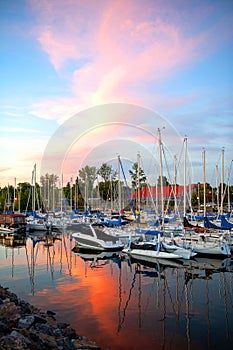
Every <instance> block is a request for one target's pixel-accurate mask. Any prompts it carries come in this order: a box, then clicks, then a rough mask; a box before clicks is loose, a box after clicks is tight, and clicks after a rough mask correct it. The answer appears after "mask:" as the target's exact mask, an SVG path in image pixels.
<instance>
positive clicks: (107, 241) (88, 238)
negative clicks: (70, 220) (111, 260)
mask: <svg viewBox="0 0 233 350" xmlns="http://www.w3.org/2000/svg"><path fill="white" fill-rule="evenodd" d="M72 237H73V238H74V239H75V241H76V244H77V246H78V247H82V248H85V249H89V250H95V251H104V250H108V251H109V250H112V251H113V250H121V249H123V248H124V243H123V242H122V241H121V240H119V238H118V237H116V236H113V235H110V234H106V233H105V232H103V230H101V229H100V228H98V227H93V226H92V225H91V224H85V223H80V224H79V225H78V226H77V232H74V233H72Z"/></svg>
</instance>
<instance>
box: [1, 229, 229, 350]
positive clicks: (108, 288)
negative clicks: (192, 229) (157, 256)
mask: <svg viewBox="0 0 233 350" xmlns="http://www.w3.org/2000/svg"><path fill="white" fill-rule="evenodd" d="M0 262H1V270H0V278H1V284H2V285H3V286H4V287H9V288H10V290H12V291H13V292H15V293H17V294H18V295H19V296H20V297H21V298H22V299H25V300H27V301H29V302H30V303H33V304H35V305H37V306H38V307H41V308H44V309H50V310H53V311H55V312H57V319H58V320H62V321H66V322H68V323H70V324H71V325H72V327H74V328H75V329H76V330H77V332H78V333H79V334H82V335H86V336H87V337H88V338H91V339H93V340H95V341H96V342H97V344H99V345H100V346H101V347H102V349H107V348H109V349H112V350H116V349H117V350H119V349H120V350H121V349H122V350H124V349H135V350H137V349H142V348H146V349H154V348H156V349H196V348H198V349H211V350H212V349H219V348H223V349H230V348H232V346H233V331H232V330H233V291H232V271H233V268H232V261H231V259H224V260H216V259H203V258H202V259H201V258H196V259H195V260H194V261H187V262H186V263H180V262H170V261H158V263H157V264H148V263H147V264H146V263H145V264H143V263H142V262H138V261H136V260H130V259H128V257H127V256H124V255H122V254H121V253H120V252H115V253H101V254H95V255H92V254H87V253H84V252H82V251H79V250H77V249H76V248H75V242H74V241H73V240H72V237H71V234H70V233H69V232H68V233H63V234H58V235H56V236H43V235H41V234H40V233H38V234H36V233H35V234H33V235H31V236H30V237H27V238H26V239H25V240H23V241H22V242H17V244H16V242H15V243H14V242H12V241H11V242H10V243H9V242H7V241H6V240H3V239H2V240H1V241H0Z"/></svg>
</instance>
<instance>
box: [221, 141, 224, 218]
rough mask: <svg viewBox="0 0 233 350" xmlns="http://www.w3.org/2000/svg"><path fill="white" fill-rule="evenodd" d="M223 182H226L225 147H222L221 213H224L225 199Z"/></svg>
mask: <svg viewBox="0 0 233 350" xmlns="http://www.w3.org/2000/svg"><path fill="white" fill-rule="evenodd" d="M223 183H224V148H223V149H222V178H221V207H220V214H221V215H223V199H224V193H223Z"/></svg>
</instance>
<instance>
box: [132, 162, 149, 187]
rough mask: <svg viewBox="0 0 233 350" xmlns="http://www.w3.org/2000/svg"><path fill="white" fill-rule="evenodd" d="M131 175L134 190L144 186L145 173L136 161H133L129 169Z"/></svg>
mask: <svg viewBox="0 0 233 350" xmlns="http://www.w3.org/2000/svg"><path fill="white" fill-rule="evenodd" d="M129 174H130V176H131V184H132V188H133V189H134V190H136V189H138V187H139V189H140V188H142V187H146V175H145V173H144V171H143V169H142V168H140V167H139V166H138V163H134V164H133V166H132V170H129Z"/></svg>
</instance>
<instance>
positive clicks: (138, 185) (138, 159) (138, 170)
mask: <svg viewBox="0 0 233 350" xmlns="http://www.w3.org/2000/svg"><path fill="white" fill-rule="evenodd" d="M137 163H138V168H137V189H138V191H137V195H138V196H137V198H138V215H140V209H141V208H140V153H139V152H138V155H137ZM139 217H140V216H139Z"/></svg>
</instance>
